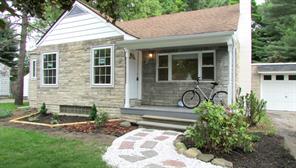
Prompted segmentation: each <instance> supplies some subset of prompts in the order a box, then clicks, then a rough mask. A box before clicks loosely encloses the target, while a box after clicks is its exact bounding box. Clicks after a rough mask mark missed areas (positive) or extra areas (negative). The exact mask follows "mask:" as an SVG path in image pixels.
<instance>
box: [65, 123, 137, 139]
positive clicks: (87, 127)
mask: <svg viewBox="0 0 296 168" xmlns="http://www.w3.org/2000/svg"><path fill="white" fill-rule="evenodd" d="M120 122H121V121H108V122H107V123H106V124H105V125H104V126H102V127H100V128H97V127H96V125H95V124H93V123H87V124H78V125H71V126H64V128H65V129H66V130H67V131H69V132H83V133H102V134H107V135H113V136H116V137H119V136H121V135H124V134H125V133H127V132H130V131H132V130H134V129H137V128H138V127H137V126H135V125H132V126H130V127H122V126H120Z"/></svg>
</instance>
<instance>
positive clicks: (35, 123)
mask: <svg viewBox="0 0 296 168" xmlns="http://www.w3.org/2000/svg"><path fill="white" fill-rule="evenodd" d="M38 113H39V112H37V113H32V114H28V115H25V116H22V117H18V118H15V119H11V120H9V122H11V123H19V124H30V125H36V126H45V127H49V128H55V127H63V126H69V125H79V124H87V123H94V121H82V122H72V123H65V124H45V123H38V122H29V121H20V120H21V119H24V118H27V117H31V116H33V115H36V114H38ZM119 120H121V119H110V120H108V121H119Z"/></svg>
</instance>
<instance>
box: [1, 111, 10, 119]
mask: <svg viewBox="0 0 296 168" xmlns="http://www.w3.org/2000/svg"><path fill="white" fill-rule="evenodd" d="M11 115H12V112H11V111H10V110H0V118H6V117H10V116H11Z"/></svg>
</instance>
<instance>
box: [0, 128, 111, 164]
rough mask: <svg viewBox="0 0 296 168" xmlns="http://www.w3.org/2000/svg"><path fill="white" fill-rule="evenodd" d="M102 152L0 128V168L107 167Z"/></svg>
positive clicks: (41, 135)
mask: <svg viewBox="0 0 296 168" xmlns="http://www.w3.org/2000/svg"><path fill="white" fill-rule="evenodd" d="M98 141H99V140H98ZM104 148H105V147H103V146H101V147H98V146H93V145H89V144H83V143H82V142H80V141H75V140H66V139H63V138H56V137H50V136H48V135H46V134H42V133H37V132H32V131H26V130H23V129H16V128H7V127H0V168H93V167H98V168H103V167H107V166H106V164H105V162H104V161H102V158H101V155H102V151H104Z"/></svg>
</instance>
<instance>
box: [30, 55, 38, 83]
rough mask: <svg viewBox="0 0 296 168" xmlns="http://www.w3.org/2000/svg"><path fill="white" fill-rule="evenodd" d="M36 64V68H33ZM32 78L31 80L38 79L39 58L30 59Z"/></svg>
mask: <svg viewBox="0 0 296 168" xmlns="http://www.w3.org/2000/svg"><path fill="white" fill-rule="evenodd" d="M34 64H35V69H33V65H34ZM34 73H35V76H33V74H34ZM30 79H31V80H36V79H37V59H31V61H30Z"/></svg>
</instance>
